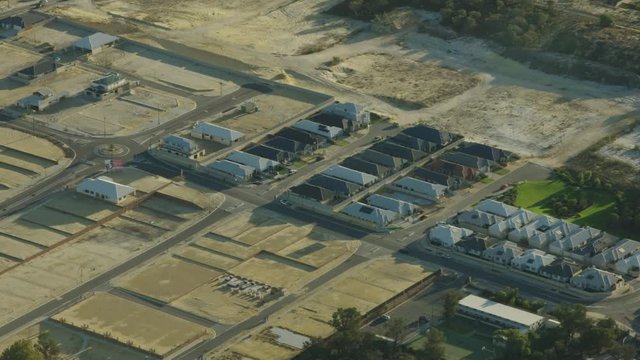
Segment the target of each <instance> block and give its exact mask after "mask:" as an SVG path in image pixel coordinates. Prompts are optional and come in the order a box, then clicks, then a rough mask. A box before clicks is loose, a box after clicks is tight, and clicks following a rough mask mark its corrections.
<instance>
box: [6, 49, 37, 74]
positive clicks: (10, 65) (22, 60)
mask: <svg viewBox="0 0 640 360" xmlns="http://www.w3.org/2000/svg"><path fill="white" fill-rule="evenodd" d="M0 53H1V54H2V62H0V78H4V77H7V76H10V75H12V74H13V73H15V72H17V71H19V70H22V69H24V68H26V67H27V66H29V65H30V64H33V63H36V62H37V61H38V60H40V58H41V55H39V54H34V53H32V52H30V51H27V50H24V49H22V48H20V47H17V46H14V45H11V44H9V43H6V42H2V43H1V44H0Z"/></svg>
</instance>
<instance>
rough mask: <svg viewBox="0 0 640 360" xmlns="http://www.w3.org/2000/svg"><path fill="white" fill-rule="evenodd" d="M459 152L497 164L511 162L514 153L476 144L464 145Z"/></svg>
mask: <svg viewBox="0 0 640 360" xmlns="http://www.w3.org/2000/svg"><path fill="white" fill-rule="evenodd" d="M459 151H460V152H463V153H465V154H469V155H474V156H477V157H481V158H483V159H487V160H491V161H496V162H500V161H503V160H509V159H510V158H511V157H512V156H513V153H511V152H509V151H506V150H502V149H498V148H495V147H492V146H489V145H484V144H476V143H464V145H463V146H462V148H460V150H459Z"/></svg>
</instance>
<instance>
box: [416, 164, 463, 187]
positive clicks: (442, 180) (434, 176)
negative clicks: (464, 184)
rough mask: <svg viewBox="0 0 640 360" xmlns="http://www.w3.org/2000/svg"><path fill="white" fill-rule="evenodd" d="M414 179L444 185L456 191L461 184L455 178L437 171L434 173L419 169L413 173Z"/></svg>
mask: <svg viewBox="0 0 640 360" xmlns="http://www.w3.org/2000/svg"><path fill="white" fill-rule="evenodd" d="M412 176H413V177H415V178H418V179H421V180H424V181H427V182H430V183H433V184H440V185H444V186H446V187H448V188H450V189H455V188H456V187H458V186H459V185H460V184H459V183H460V182H459V181H458V180H457V179H456V178H454V177H453V176H449V175H446V174H442V173H439V172H436V171H432V170H429V169H424V168H417V169H416V170H415V171H414V172H413V175H412Z"/></svg>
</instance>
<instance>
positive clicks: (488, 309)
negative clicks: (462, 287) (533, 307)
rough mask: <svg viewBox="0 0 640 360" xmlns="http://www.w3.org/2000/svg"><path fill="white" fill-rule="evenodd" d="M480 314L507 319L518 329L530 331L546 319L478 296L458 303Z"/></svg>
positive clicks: (472, 296) (466, 298) (469, 296)
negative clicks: (516, 325)
mask: <svg viewBox="0 0 640 360" xmlns="http://www.w3.org/2000/svg"><path fill="white" fill-rule="evenodd" d="M458 305H460V306H464V307H467V308H470V309H474V310H476V311H478V312H482V313H485V314H488V315H491V316H495V317H498V318H501V319H506V320H508V321H509V322H511V323H516V324H518V325H519V327H518V328H520V329H522V328H525V329H529V328H530V327H532V326H534V325H536V324H538V323H540V322H542V321H543V320H544V318H543V317H542V316H540V315H536V314H533V313H530V312H527V311H524V310H520V309H517V308H514V307H511V306H507V305H503V304H500V303H497V302H495V301H491V300H487V299H485V298H481V297H479V296H476V295H468V296H466V297H465V298H463V299H462V300H460V302H459V303H458Z"/></svg>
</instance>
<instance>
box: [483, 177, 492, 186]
mask: <svg viewBox="0 0 640 360" xmlns="http://www.w3.org/2000/svg"><path fill="white" fill-rule="evenodd" d="M493 181H494V180H493V179H492V178H490V177H486V178H483V179H480V182H481V183H483V184H491V183H492V182H493Z"/></svg>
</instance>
